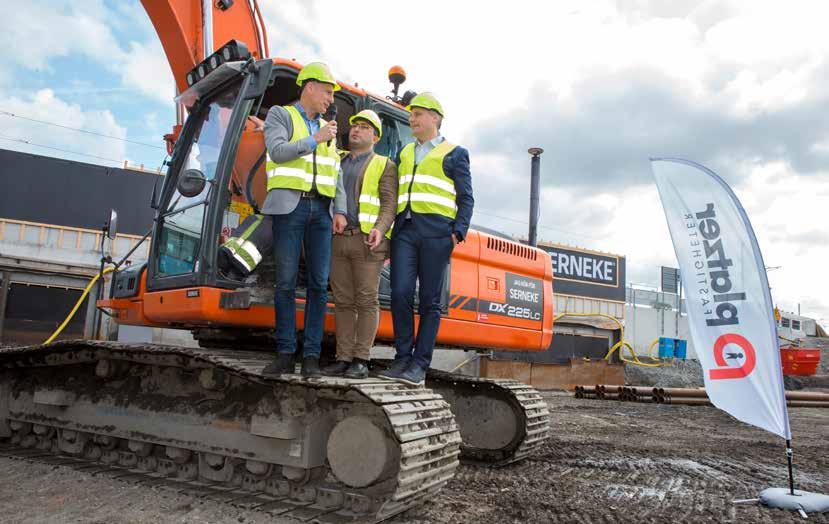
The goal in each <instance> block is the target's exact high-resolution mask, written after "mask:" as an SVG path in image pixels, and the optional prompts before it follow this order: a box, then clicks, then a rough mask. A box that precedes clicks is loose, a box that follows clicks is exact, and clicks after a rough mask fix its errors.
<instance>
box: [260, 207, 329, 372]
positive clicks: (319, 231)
mask: <svg viewBox="0 0 829 524" xmlns="http://www.w3.org/2000/svg"><path fill="white" fill-rule="evenodd" d="M330 205H331V200H330V199H328V198H316V199H307V198H303V199H300V201H299V204H297V206H296V209H294V210H293V211H292V212H290V213H288V214H287V215H274V216H273V255H274V261H275V262H276V290H275V293H274V306H275V309H276V351H277V352H279V353H290V354H293V353H294V352H295V351H296V281H297V274H298V273H299V257H300V254H301V253H302V248H303V246H304V247H305V267H306V269H307V270H308V286H307V288H306V293H305V296H306V300H305V324H304V330H303V331H304V335H305V339H304V343H303V356H304V357H316V358H319V356H320V350H321V343H322V335H323V324H324V322H325V308H326V305H327V302H328V292H327V287H328V272H329V270H330V268H331V235H332V232H331V215H330V214H329V212H328V208H329V206H330Z"/></svg>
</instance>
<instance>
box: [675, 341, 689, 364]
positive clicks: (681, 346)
mask: <svg viewBox="0 0 829 524" xmlns="http://www.w3.org/2000/svg"><path fill="white" fill-rule="evenodd" d="M687 351H688V341H687V340H682V339H677V340H676V344H675V348H674V358H681V359H682V360H685V358H686V357H685V355H686V353H687Z"/></svg>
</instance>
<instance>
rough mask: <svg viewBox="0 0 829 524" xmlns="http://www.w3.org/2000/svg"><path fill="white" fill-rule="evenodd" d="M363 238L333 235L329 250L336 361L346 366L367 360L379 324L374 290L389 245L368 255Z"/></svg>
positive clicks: (378, 280) (378, 310)
mask: <svg viewBox="0 0 829 524" xmlns="http://www.w3.org/2000/svg"><path fill="white" fill-rule="evenodd" d="M346 233H350V231H346ZM367 238H368V235H365V234H363V233H361V232H360V231H355V232H354V234H353V235H348V234H346V235H334V239H333V241H332V246H331V290H332V291H333V292H334V306H335V319H336V321H337V360H344V361H346V362H351V361H352V360H354V359H355V358H359V359H362V360H368V359H369V355H370V352H371V348H372V346H374V336H375V335H376V334H377V325H378V323H379V322H380V302H379V300H378V299H377V290H378V287H379V285H380V272H381V271H382V270H383V262H384V260H385V259H386V258H388V253H389V242H388V240H386V239H384V240H383V242H382V243H381V244H380V246H379V247H378V248H377V249H376V250H375V251H371V250H370V249H369V248H368V246H367V245H366V244H365V242H366V239H367Z"/></svg>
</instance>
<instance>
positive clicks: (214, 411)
mask: <svg viewBox="0 0 829 524" xmlns="http://www.w3.org/2000/svg"><path fill="white" fill-rule="evenodd" d="M142 4H143V5H144V7H145V9H146V11H147V13H148V14H149V16H150V18H151V20H152V22H153V24H154V25H155V28H156V30H157V32H158V35H159V37H160V39H161V42H162V44H163V47H164V50H165V53H166V54H167V57H168V61H169V64H170V67H171V69H172V71H173V74H174V77H175V80H176V85H177V89H178V91H179V93H180V94H179V96H178V98H177V101H178V103H179V104H180V107H182V108H183V109H184V110H186V113H187V116H186V120H185V119H184V118H182V120H183V122H182V123H181V124H179V125H177V126H176V127H175V128H174V130H173V132H172V133H171V134H170V135H167V137H165V138H166V139H167V141H168V145H169V149H170V153H171V158H170V160H169V162H168V163H167V166H168V170H167V174H166V176H165V178H164V185H163V188H162V190H161V191H160V193H159V194H157V195H154V197H153V207H154V209H155V210H156V217H155V221H154V225H153V229H152V235H151V246H150V251H149V253H150V254H149V258H148V261H147V263H145V264H141V265H133V266H130V267H128V268H126V269H124V270H123V271H118V272H116V273H115V274H114V276H113V279H112V289H111V293H110V298H108V299H106V300H101V301H99V306H100V307H101V308H104V309H105V310H106V311H108V312H109V313H110V314H111V315H112V317H113V318H114V320H115V321H117V322H118V323H120V324H128V325H138V326H153V327H161V328H174V329H185V330H190V331H191V332H192V333H193V335H194V337H195V339H196V340H198V342H199V345H200V347H199V348H187V347H177V346H160V345H151V344H128V343H117V342H109V341H64V342H57V343H53V344H48V345H43V346H33V347H27V348H16V349H5V350H0V439H4V438H5V439H9V440H10V442H11V443H12V444H14V445H16V446H22V447H29V448H35V449H39V450H43V451H48V452H54V453H60V454H69V455H73V456H75V457H80V458H84V459H88V460H91V461H98V462H103V463H106V464H113V465H120V466H125V467H132V468H137V469H140V470H144V471H149V472H152V473H153V474H157V475H162V476H164V477H165V478H168V479H171V480H174V481H178V480H180V481H192V480H201V481H207V482H210V483H215V484H219V485H226V486H228V488H233V489H241V490H247V491H248V492H253V493H265V494H267V495H268V496H270V497H271V498H272V499H273V500H278V501H281V503H283V504H284V507H285V508H287V509H286V510H285V511H286V515H294V516H296V515H300V514H301V516H302V518H303V519H304V520H315V521H319V522H346V521H353V520H360V521H379V520H383V519H385V518H388V517H390V516H392V515H395V514H397V513H399V512H401V511H404V510H405V509H407V508H409V507H412V506H414V505H417V504H421V503H422V502H424V501H425V500H427V499H428V498H429V497H431V496H433V495H434V494H435V493H436V492H437V491H438V490H439V489H440V487H441V486H442V485H443V484H445V483H446V482H447V481H448V480H449V479H450V478H451V477H452V475H453V474H454V471H455V469H456V467H457V465H458V462H459V459H461V458H463V459H465V460H470V461H475V462H481V463H487V464H491V465H503V464H508V463H511V462H515V461H517V460H520V459H522V458H524V457H526V456H527V455H528V454H530V453H532V452H533V450H534V449H536V448H538V447H539V446H540V445H541V444H542V443H543V442H544V441H545V440H546V438H547V437H548V433H549V423H548V418H549V413H548V410H547V408H546V404H545V402H544V401H543V400H542V399H541V397H540V395H539V394H538V392H536V391H535V390H533V389H532V388H531V387H529V386H527V385H525V384H521V383H519V382H517V381H512V380H492V379H484V378H476V377H470V376H464V375H458V374H453V373H448V372H441V371H435V370H433V371H430V372H429V374H428V376H427V384H426V388H412V387H409V386H406V385H403V384H398V383H395V382H391V381H386V380H383V379H379V378H368V379H365V380H348V379H343V378H329V377H323V378H314V379H306V378H303V377H300V376H298V375H283V376H281V377H271V376H263V375H261V374H260V371H261V369H262V368H263V367H264V366H265V365H266V364H267V363H268V362H269V361H270V360H271V358H272V356H273V352H274V347H275V345H274V309H273V275H274V270H273V259H272V256H271V254H269V253H267V252H265V253H261V255H262V257H261V261H258V267H257V268H256V269H255V270H254V271H253V272H251V273H250V274H249V275H245V276H244V278H242V279H240V278H234V277H231V276H229V275H228V274H227V273H226V272H225V271H224V270H223V267H222V264H221V263H220V258H221V257H220V252H221V246H222V242H223V240H224V239H225V238H226V237H227V236H228V235H230V234H235V233H234V231H238V229H239V226H240V224H242V223H243V222H245V223H249V222H250V217H256V216H257V210H258V204H259V203H261V202H263V199H264V196H265V182H264V180H265V173H264V166H263V158H264V153H263V151H264V141H263V135H262V133H261V132H260V131H258V130H257V129H256V126H255V125H254V123H253V121H252V120H251V119H250V118H249V117H251V116H254V117H260V118H262V117H264V116H265V115H266V114H267V111H268V110H269V108H270V107H271V106H273V105H285V104H288V103H290V102H292V101H293V100H295V99H296V98H297V86H296V82H295V80H296V76H297V74H298V72H299V70H300V69H301V66H300V64H298V63H296V62H295V61H293V60H286V59H281V58H268V55H269V51H268V48H267V43H266V39H267V38H266V35H265V31H264V24H263V21H262V16H261V14H260V12H259V8H258V5H257V3H256V1H255V0H249V1H246V0H235V1H233V0H218V1H216V0H166V1H162V0H142ZM390 80H391V81H392V83H393V84H394V90H393V95H392V96H390V97H384V96H380V95H375V94H372V93H369V92H367V91H365V90H363V89H361V88H358V87H356V86H351V85H348V84H345V83H341V87H342V89H341V90H340V91H338V92H337V93H336V96H335V103H336V105H337V112H336V118H337V120H338V124H339V127H340V129H347V122H348V119H349V117H350V116H351V115H353V114H354V113H356V112H358V111H360V110H362V109H373V110H374V111H376V112H377V114H378V115H380V118H381V120H382V124H383V139H382V141H381V142H380V143H379V144H378V145H377V148H376V150H377V152H378V153H380V154H384V155H386V156H389V157H394V156H395V155H396V153H397V152H399V151H400V149H401V148H402V147H403V145H405V144H406V143H408V142H409V141H411V140H412V136H411V131H410V129H409V126H408V113H407V111H406V110H405V108H404V106H405V103H404V102H405V99H406V97H407V96H413V95H412V94H411V93H407V94H406V95H403V97H399V96H398V88H399V85H400V84H401V83H402V82H403V81H404V80H405V76H404V73H403V72H402V69H400V68H393V69H392V71H391V72H390ZM340 138H341V140H340V145H341V146H342V147H343V148H345V149H347V147H348V146H347V136H345V135H344V136H342V137H340ZM246 219H248V221H247V222H246ZM254 220H255V219H254ZM298 285H299V289H298V290H297V291H298V297H299V298H298V301H297V313H298V314H297V329H298V330H300V329H301V328H302V325H303V320H304V319H303V315H302V310H303V308H302V305H303V302H304V300H303V298H302V297H303V296H304V291H303V289H302V282H300V283H299V284H298ZM380 302H381V320H380V325H379V328H378V335H377V338H378V340H381V341H391V340H392V339H393V333H392V323H391V315H390V311H389V302H390V292H389V283H388V273H387V270H386V271H385V272H384V274H383V276H382V278H381V283H380ZM552 303H553V294H552V265H551V263H550V258H549V255H548V254H546V253H545V252H544V251H541V250H539V249H535V248H533V247H528V246H525V245H522V244H520V243H517V242H514V241H512V240H511V239H509V238H506V237H504V236H502V235H499V234H497V233H495V232H489V233H488V232H484V231H482V230H470V232H469V234H468V236H467V239H466V241H465V242H464V243H462V244H459V245H458V246H457V248H456V249H455V251H454V253H453V254H452V258H451V261H450V263H449V265H448V267H447V271H446V278H445V282H444V295H443V306H444V307H443V317H442V319H441V325H440V331H439V333H438V344H439V345H440V346H441V347H444V348H449V349H462V350H477V351H489V350H492V349H498V350H520V351H544V350H546V349H547V348H548V347H549V346H550V343H551V340H552V327H553V307H552ZM333 306H334V305H333V304H330V307H329V314H328V315H327V318H326V322H325V330H326V333H328V334H329V336H333V333H334V315H333ZM331 348H332V346H330V344H329V350H330V349H331ZM325 351H326V350H325V349H324V354H323V358H324V357H325Z"/></svg>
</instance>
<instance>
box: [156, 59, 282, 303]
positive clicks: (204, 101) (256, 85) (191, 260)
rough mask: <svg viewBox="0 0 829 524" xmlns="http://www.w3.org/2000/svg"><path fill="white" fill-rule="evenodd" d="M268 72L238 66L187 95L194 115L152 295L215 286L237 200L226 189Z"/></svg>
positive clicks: (169, 199)
mask: <svg viewBox="0 0 829 524" xmlns="http://www.w3.org/2000/svg"><path fill="white" fill-rule="evenodd" d="M262 75H266V76H269V75H270V67H263V68H245V67H240V68H239V72H238V74H237V75H230V77H229V78H227V79H226V80H225V81H223V82H222V83H221V84H219V85H217V86H215V87H214V88H212V89H211V90H210V91H209V92H207V93H199V94H198V95H197V96H193V95H192V94H190V95H191V96H183V97H182V98H181V101H182V102H183V103H184V104H185V106H186V107H187V109H188V111H189V115H188V118H187V120H186V123H185V125H184V129H183V130H182V133H181V136H180V137H179V139H178V140H177V141H176V146H175V149H174V151H173V157H172V159H171V161H170V168H169V170H168V172H167V176H166V177H165V181H164V187H163V189H162V193H161V199H160V202H159V209H158V211H157V214H156V219H155V224H154V226H153V227H154V231H153V243H152V246H151V248H150V259H149V263H148V273H147V289H148V290H149V291H156V290H163V289H175V288H183V287H193V286H202V285H207V286H214V285H216V283H217V271H216V258H217V251H218V247H219V245H218V240H219V234H220V232H221V226H222V218H223V215H224V211H225V209H226V208H227V207H228V205H229V203H230V198H231V194H230V191H229V190H228V189H227V188H228V186H229V184H230V178H231V176H232V172H233V168H234V165H235V163H236V153H237V149H238V145H239V139H240V136H241V133H242V128H243V127H244V125H245V123H246V121H247V117H248V115H249V114H250V112H251V109H252V107H253V106H254V104H255V103H256V102H257V101H258V100H257V98H258V97H259V96H261V94H262V92H263V84H265V83H267V78H266V79H265V80H263V79H262V78H261V76H262ZM208 79H209V77H208V78H207V79H205V80H208ZM189 91H190V90H188V92H189ZM188 92H185V94H188Z"/></svg>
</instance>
